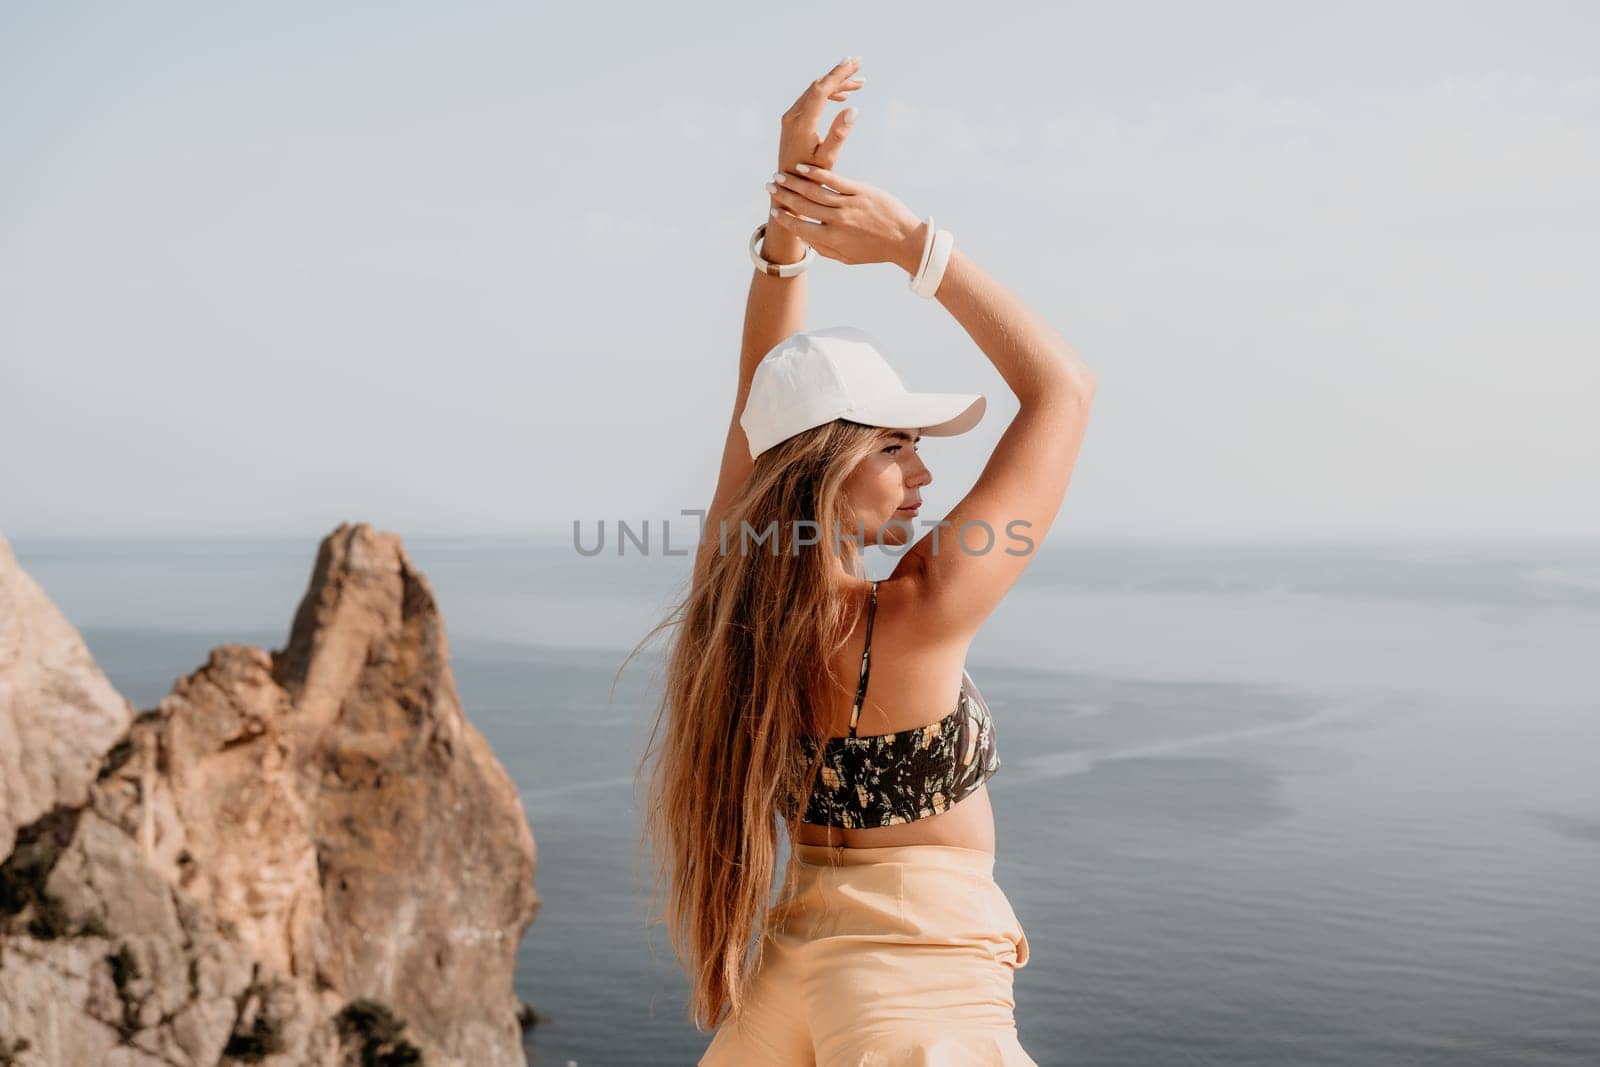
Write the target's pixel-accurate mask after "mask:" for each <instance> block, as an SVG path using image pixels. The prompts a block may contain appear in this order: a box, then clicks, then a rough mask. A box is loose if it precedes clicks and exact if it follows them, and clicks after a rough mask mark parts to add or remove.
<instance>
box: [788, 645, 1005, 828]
mask: <svg viewBox="0 0 1600 1067" xmlns="http://www.w3.org/2000/svg"><path fill="white" fill-rule="evenodd" d="M800 747H801V750H802V755H803V756H804V758H805V760H806V764H805V765H806V766H809V765H810V760H812V759H813V758H815V756H816V752H817V740H816V739H815V738H811V737H802V738H801V742H800ZM999 769H1000V754H999V751H998V749H997V748H996V746H995V737H994V717H993V716H992V715H991V714H990V712H989V705H988V703H987V702H986V701H985V700H984V699H983V695H982V694H981V693H979V692H978V689H977V687H976V686H975V685H973V684H972V678H971V676H970V675H968V674H967V672H966V671H965V670H963V671H962V672H961V697H960V699H959V700H958V701H957V702H956V709H955V711H953V712H951V713H950V714H949V715H947V716H945V717H944V718H943V719H940V720H939V721H938V722H935V723H929V724H928V725H926V726H918V727H914V728H912V729H910V730H901V731H899V732H898V733H892V734H876V735H873V736H870V737H830V738H828V739H827V744H826V747H825V752H824V755H823V761H822V767H821V770H820V771H819V774H818V781H817V785H816V788H815V789H814V790H813V791H812V794H811V797H810V800H809V802H808V804H807V806H806V811H805V814H804V815H803V816H802V818H803V820H804V821H805V822H808V823H814V824H817V825H820V826H837V827H844V828H860V827H868V826H894V825H895V824H897V823H906V822H912V821H914V820H916V819H922V818H926V817H928V816H930V815H938V814H939V813H940V812H944V811H948V810H949V809H950V808H952V807H953V806H955V805H956V804H957V803H958V802H960V801H961V800H962V799H963V798H964V797H966V796H967V795H968V794H970V793H971V792H973V790H975V789H977V788H978V786H980V785H982V784H983V783H984V782H986V781H988V780H989V778H990V777H991V776H992V775H993V774H994V772H995V771H997V770H999ZM790 802H791V804H793V803H794V797H793V796H792V795H791V797H790Z"/></svg>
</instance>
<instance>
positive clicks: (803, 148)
mask: <svg viewBox="0 0 1600 1067" xmlns="http://www.w3.org/2000/svg"><path fill="white" fill-rule="evenodd" d="M860 69H861V57H860V56H848V57H846V58H844V59H841V60H840V61H839V62H838V63H836V64H835V65H834V68H833V69H832V70H830V71H828V73H826V74H824V75H823V76H822V77H820V78H818V79H817V80H816V81H814V82H812V83H811V84H810V85H809V86H807V87H806V91H805V92H803V93H801V94H800V96H799V98H798V99H797V100H795V102H794V104H793V105H792V106H791V107H790V108H789V110H788V111H785V112H784V113H783V132H782V134H781V135H780V136H779V138H778V171H779V172H780V173H781V172H783V171H787V170H793V169H794V166H795V164H797V163H810V164H812V165H814V166H818V167H832V166H833V165H834V163H836V162H837V161H838V159H839V149H841V148H843V147H844V139H845V138H846V137H848V136H849V135H850V127H851V126H852V124H854V122H855V117H856V114H855V112H856V109H855V108H853V107H847V108H845V109H844V110H843V111H841V112H839V113H838V114H837V115H835V116H834V117H833V124H832V125H831V126H829V127H828V136H826V137H824V138H822V139H821V140H818V139H817V120H818V119H819V118H821V117H822V105H823V101H826V100H846V99H848V98H849V96H850V94H851V93H853V92H855V91H856V90H857V89H859V88H861V87H862V86H863V85H865V84H866V79H865V78H857V77H855V76H854V75H855V73H856V72H857V71H858V70H860Z"/></svg>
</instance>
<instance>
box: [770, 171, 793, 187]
mask: <svg viewBox="0 0 1600 1067" xmlns="http://www.w3.org/2000/svg"><path fill="white" fill-rule="evenodd" d="M772 180H773V181H775V182H777V183H778V184H779V185H782V184H783V183H784V182H786V181H788V180H789V176H788V175H787V174H779V175H778V176H777V177H775V178H773V179H772Z"/></svg>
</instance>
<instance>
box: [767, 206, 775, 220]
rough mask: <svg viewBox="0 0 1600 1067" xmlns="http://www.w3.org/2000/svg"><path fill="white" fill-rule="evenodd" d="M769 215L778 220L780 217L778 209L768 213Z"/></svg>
mask: <svg viewBox="0 0 1600 1067" xmlns="http://www.w3.org/2000/svg"><path fill="white" fill-rule="evenodd" d="M767 214H768V215H771V216H772V217H773V218H777V217H778V209H777V208H773V209H772V210H771V211H769V212H767Z"/></svg>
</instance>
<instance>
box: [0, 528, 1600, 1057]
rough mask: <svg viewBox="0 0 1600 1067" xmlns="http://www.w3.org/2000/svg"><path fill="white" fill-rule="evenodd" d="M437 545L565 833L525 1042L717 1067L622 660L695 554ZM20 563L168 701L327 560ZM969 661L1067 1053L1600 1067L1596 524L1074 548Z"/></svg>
mask: <svg viewBox="0 0 1600 1067" xmlns="http://www.w3.org/2000/svg"><path fill="white" fill-rule="evenodd" d="M402 533H403V531H402ZM405 543H406V547H407V550H408V551H409V553H410V554H411V557H412V559H413V561H414V562H415V563H416V564H417V565H418V566H419V567H420V568H421V569H422V570H423V571H424V572H425V573H426V574H427V576H428V578H429V580H430V581H431V583H432V585H433V587H434V591H435V593H436V594H437V597H438V600H439V603H440V607H441V610H442V612H443V616H444V619H445V625H446V630H447V634H448V637H449V642H450V646H451V653H452V664H453V668H454V673H455V677H456V681H457V684H458V686H459V688H460V692H461V697H462V700H463V703H464V705H465V708H466V711H467V715H468V717H469V718H470V719H471V721H472V722H473V723H474V724H476V726H477V727H478V729H480V730H481V731H482V732H483V733H484V734H485V735H486V736H487V737H488V739H489V741H490V742H491V744H492V745H493V746H494V750H495V752H496V754H497V755H498V756H499V758H500V760H501V761H502V762H503V763H504V765H505V766H506V768H507V769H508V770H509V772H510V773H511V776H512V777H513V778H514V779H515V781H516V783H517V785H518V787H519V788H520V790H521V795H522V802H523V804H524V806H525V808H526V810H527V816H528V821H529V823H530V824H531V825H532V827H533V832H534V836H535V838H536V840H537V843H538V870H537V889H538V893H539V895H540V897H541V899H542V901H543V903H542V905H541V909H540V912H539V915H538V917H537V919H536V921H535V922H534V924H533V925H532V926H531V927H530V928H529V930H528V933H527V936H526V937H525V939H524V940H523V943H522V946H521V949H520V953H519V956H518V966H517V978H516V981H517V993H518V995H520V996H521V997H522V998H523V999H524V1000H526V1001H527V1002H528V1003H530V1004H531V1005H533V1007H534V1008H535V1010H536V1011H537V1012H538V1014H539V1016H540V1017H541V1021H540V1022H539V1023H538V1025H536V1026H534V1027H533V1028H531V1029H530V1030H529V1031H527V1034H526V1048H527V1053H528V1060H529V1062H530V1063H531V1064H535V1065H541V1067H543V1065H555V1067H569V1065H573V1067H576V1065H582V1067H590V1065H602V1064H693V1063H694V1062H695V1061H696V1060H697V1059H698V1057H699V1055H700V1053H701V1052H702V1051H703V1050H704V1048H705V1046H706V1045H707V1043H708V1042H709V1040H710V1035H709V1034H706V1033H701V1032H698V1031H697V1030H696V1029H695V1028H694V1026H693V1025H692V1023H691V1022H690V1021H689V1018H688V1014H687V996H686V984H685V981H684V978H683V975H682V971H681V969H680V967H679V964H678V962H677V960H676V959H675V958H674V956H673V953H672V949H671V945H670V941H669V939H668V937H667V934H666V928H665V926H664V925H661V924H659V923H652V922H651V921H650V914H651V900H650V893H651V871H650V868H649V865H648V853H647V851H646V850H645V847H644V844H643V841H642V839H641V830H642V823H641V820H640V812H641V808H640V799H641V797H642V795H643V780H642V778H640V777H638V772H639V761H640V758H641V756H642V755H643V751H644V745H645V742H646V738H647V733H648V730H649V727H650V724H651V719H652V717H653V716H654V714H655V710H656V708H655V701H656V699H657V698H658V697H659V678H660V675H659V668H660V665H661V651H662V649H663V648H664V643H665V640H666V638H665V635H663V636H661V637H658V638H657V639H656V640H655V642H654V643H653V644H651V645H648V646H646V649H645V651H644V652H642V653H641V654H640V655H639V656H638V657H636V658H635V659H634V660H633V662H632V663H630V664H629V665H628V666H627V667H626V669H621V670H619V669H620V668H622V667H623V660H624V658H625V657H626V655H627V653H628V651H629V650H630V649H632V648H633V647H634V645H635V644H636V643H637V642H638V641H640V639H641V638H643V637H644V636H645V634H646V632H647V631H648V630H649V629H650V627H651V626H652V625H654V624H655V623H656V622H658V621H660V619H661V618H662V615H663V613H664V612H665V611H666V610H667V609H668V608H669V606H670V604H671V602H672V599H673V597H675V596H676V595H677V594H679V593H681V591H682V583H683V582H684V581H685V580H686V578H687V559H686V558H684V557H681V556H678V555H670V556H669V555H667V554H665V553H664V552H662V551H661V550H660V548H659V547H658V546H652V547H656V549H657V550H656V551H655V552H654V553H653V554H650V553H647V552H642V551H637V546H635V545H632V544H629V545H627V546H626V552H625V553H624V554H622V555H618V554H617V552H616V551H615V548H614V546H612V549H611V550H610V551H606V552H602V553H600V554H598V555H593V556H586V555H583V554H582V553H580V552H578V551H577V550H576V549H575V547H574V544H573V542H572V539H571V538H570V537H567V538H564V539H563V538H560V537H544V538H537V537H533V536H529V537H515V536H509V535H498V536H481V537H469V536H450V537H438V536H436V537H407V538H406V540H405ZM13 548H14V550H15V552H16V554H17V557H18V559H19V561H20V562H21V563H22V565H23V566H24V567H25V568H26V569H27V570H28V571H29V572H30V573H31V574H32V575H33V576H34V577H35V578H36V579H37V580H38V581H39V582H40V583H41V584H42V585H43V587H44V588H45V590H46V591H47V592H48V593H49V595H50V596H51V597H52V598H53V599H54V601H55V602H56V604H57V605H58V606H59V607H60V608H61V609H62V610H63V611H64V612H65V613H66V615H67V616H68V618H69V619H71V620H72V621H73V622H74V623H75V624H76V625H77V626H78V628H79V629H80V631H81V632H82V633H83V635H84V637H85V639H86V640H87V642H88V644H89V647H90V649H91V651H92V652H93V653H94V655H95V657H96V659H97V660H98V661H99V663H100V665H101V666H102V668H104V670H105V671H106V673H107V674H108V675H109V677H110V678H111V680H112V681H113V682H114V683H115V684H116V685H117V687H118V688H119V689H120V690H121V691H122V692H123V693H124V694H125V695H126V696H127V697H128V698H129V699H130V700H131V701H133V703H134V704H135V705H136V706H137V707H140V708H146V707H152V706H154V704H155V703H156V702H157V701H158V700H159V699H160V698H161V697H162V696H163V695H164V694H165V693H166V692H168V691H169V690H170V689H171V687H172V685H173V682H174V681H175V679H176V678H178V677H180V676H182V675H184V674H187V673H188V672H190V671H192V670H194V669H196V668H197V667H198V666H199V665H201V664H202V663H204V662H205V659H206V655H207V651H208V650H209V649H210V648H212V647H213V646H215V645H218V644H222V643H225V642H245V643H253V644H257V645H260V646H262V647H264V648H279V647H282V646H283V644H284V642H285V640H286V638H287V635H288V630H289V624H290V620H291V619H292V618H293V615H294V610H295V607H296V605H297V604H298V602H299V600H300V598H301V596H302V595H303V594H304V593H305V590H306V586H307V583H308V581H309V579H310V576H311V568H312V564H313V562H314V560H315V557H316V549H317V543H316V536H311V537H299V538H256V539H242V538H218V539H183V540H180V539H173V538H92V539H91V538H84V539H64V538H34V539H25V538H20V537H19V538H17V539H14V540H13ZM896 562H897V559H896V558H895V557H892V556H890V555H888V554H887V553H884V552H881V551H880V550H873V552H872V553H871V554H870V555H869V559H868V567H869V570H870V572H871V576H872V577H884V576H887V575H888V574H889V573H890V572H891V571H892V570H893V567H894V565H895V563H896ZM967 666H968V669H969V670H970V671H971V673H972V676H973V679H974V680H975V681H976V682H977V684H978V686H979V687H980V688H981V690H982V692H983V694H984V696H985V697H986V699H987V700H988V702H989V705H990V707H991V709H992V711H993V713H994V718H995V728H996V736H997V739H998V745H999V751H1000V756H1001V769H1000V771H999V773H998V774H997V775H996V776H995V777H994V778H993V779H992V780H991V781H990V783H989V790H990V797H991V800H992V803H993V807H994V812H995V818H996V827H997V838H998V840H997V858H996V864H995V877H996V880H997V881H998V882H999V884H1000V886H1001V888H1002V889H1003V890H1004V891H1005V893H1006V895H1007V897H1008V898H1009V899H1010V901H1011V903H1012V906H1013V908H1014V909H1015V911H1016V914H1017V917H1018V918H1019V920H1020V921H1021V923H1022V925H1023V927H1024V929H1025V930H1026V931H1027V934H1028V939H1029V944H1030V949H1031V953H1032V955H1031V957H1030V959H1029V961H1028V964H1027V966H1025V967H1024V968H1022V969H1021V970H1019V971H1017V972H1016V985H1015V996H1016V1005H1017V1006H1016V1015H1017V1024H1018V1029H1019V1031H1020V1034H1021V1038H1022V1042H1023V1044H1024V1046H1025V1047H1026V1048H1027V1049H1028V1051H1029V1053H1030V1054H1031V1055H1032V1056H1033V1057H1034V1059H1036V1060H1037V1061H1038V1062H1039V1063H1040V1064H1076V1065H1091V1064H1093V1065H1105V1067H1124V1065H1127V1067H1135V1065H1136V1067H1180V1065H1181V1067H1194V1065H1197V1064H1216V1065H1228V1067H1254V1065H1262V1067H1267V1065H1272V1067H1281V1065H1330V1067H1331V1065H1339V1067H1372V1065H1384V1064H1396V1065H1400V1064H1405V1065H1424V1064H1439V1065H1446V1064H1448V1065H1452V1067H1478V1065H1483V1067H1491V1065H1492V1067H1503V1065H1507V1064H1525V1065H1530V1067H1533V1065H1550V1067H1555V1065H1570V1067H1578V1065H1586V1067H1594V1065H1596V1064H1600V543H1597V542H1596V541H1595V540H1592V539H1589V540H1565V541H1563V540H1555V539H1549V538H1526V537H1520V536H1512V535H1482V536H1476V535H1440V536H1423V535H1413V536H1405V537H1396V538H1395V539H1393V540H1384V539H1381V538H1375V539H1369V540H1365V541H1356V540H1333V539H1330V540H1328V541H1326V542H1317V543H1309V542H1293V543H1277V542H1272V541H1262V542H1260V543H1245V542H1242V541H1236V542H1226V543H1222V542H1205V543H1196V544H1185V543H1181V542H1171V543H1164V542H1158V541H1152V540H1148V539H1146V540H1141V541H1138V542H1128V543H1115V542H1110V543H1074V542H1072V541H1070V540H1066V539H1061V540H1060V543H1059V544H1051V545H1047V546H1045V547H1044V548H1042V549H1041V550H1040V552H1039V557H1038V558H1037V559H1036V560H1034V561H1033V562H1032V563H1031V564H1030V565H1029V567H1028V569H1027V570H1026V571H1025V572H1024V574H1023V576H1022V578H1021V579H1020V580H1019V581H1018V583H1017V584H1016V586H1015V587H1014V588H1013V589H1012V591H1011V592H1010V593H1009V595H1008V596H1007V597H1006V599H1005V601H1004V602H1003V603H1002V604H1001V605H1000V607H999V608H998V609H997V610H996V611H995V613H994V614H993V615H992V616H991V617H990V619H989V620H988V622H987V623H986V624H985V626H984V629H983V631H982V632H981V633H980V634H979V635H978V638H977V639H976V641H975V642H974V643H973V645H972V649H971V653H970V656H969V659H968V662H967Z"/></svg>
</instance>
